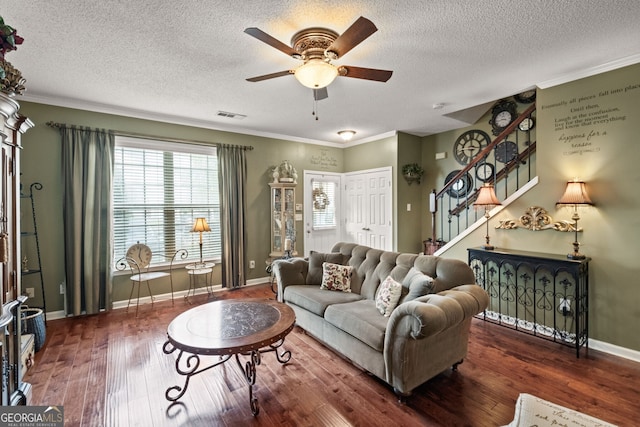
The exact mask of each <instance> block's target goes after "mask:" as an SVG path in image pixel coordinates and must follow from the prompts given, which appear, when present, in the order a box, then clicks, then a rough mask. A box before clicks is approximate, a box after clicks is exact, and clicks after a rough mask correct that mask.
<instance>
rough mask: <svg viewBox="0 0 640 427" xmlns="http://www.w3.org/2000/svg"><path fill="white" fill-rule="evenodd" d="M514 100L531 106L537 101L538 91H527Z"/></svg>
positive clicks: (516, 96) (514, 97)
mask: <svg viewBox="0 0 640 427" xmlns="http://www.w3.org/2000/svg"><path fill="white" fill-rule="evenodd" d="M513 99H515V100H516V101H518V102H519V103H521V104H530V103H532V102H533V101H535V100H536V90H535V89H531V90H525V91H524V92H522V93H519V94H517V95H513Z"/></svg>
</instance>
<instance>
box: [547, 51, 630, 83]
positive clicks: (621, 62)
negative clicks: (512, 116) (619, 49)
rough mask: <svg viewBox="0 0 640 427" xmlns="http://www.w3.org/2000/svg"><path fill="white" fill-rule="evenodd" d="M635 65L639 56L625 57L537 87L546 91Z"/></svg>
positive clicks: (548, 81)
mask: <svg viewBox="0 0 640 427" xmlns="http://www.w3.org/2000/svg"><path fill="white" fill-rule="evenodd" d="M637 63H640V54H637V55H631V56H627V57H625V58H621V59H617V60H615V61H611V62H607V63H605V64H601V65H597V66H595V67H591V68H587V69H585V70H579V71H576V72H575V73H569V74H565V75H564V76H560V77H556V78H554V79H550V80H546V81H543V82H540V83H538V85H537V86H538V87H539V88H540V89H548V88H550V87H553V86H558V85H561V84H564V83H569V82H572V81H575V80H580V79H584V78H585V77H591V76H595V75H597V74H602V73H606V72H607V71H613V70H617V69H618V68H622V67H626V66H629V65H634V64H637Z"/></svg>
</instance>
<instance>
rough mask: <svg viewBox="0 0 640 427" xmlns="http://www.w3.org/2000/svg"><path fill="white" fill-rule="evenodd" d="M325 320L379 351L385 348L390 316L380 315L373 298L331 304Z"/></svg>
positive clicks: (326, 311) (325, 314)
mask: <svg viewBox="0 0 640 427" xmlns="http://www.w3.org/2000/svg"><path fill="white" fill-rule="evenodd" d="M331 293H335V292H331ZM324 320H326V321H327V322H329V323H330V324H332V325H333V326H335V327H336V328H338V329H342V330H343V331H344V332H346V333H348V334H349V335H351V336H353V337H355V338H357V339H359V340H360V341H362V342H363V343H365V344H367V345H368V346H370V347H372V348H373V349H375V350H377V351H380V352H382V350H383V349H384V332H385V330H386V328H387V322H388V321H389V318H388V317H384V316H380V312H379V311H378V310H377V309H376V303H375V301H373V300H370V299H362V300H360V301H355V302H349V303H344V304H333V305H330V306H328V307H327V309H326V310H325V313H324Z"/></svg>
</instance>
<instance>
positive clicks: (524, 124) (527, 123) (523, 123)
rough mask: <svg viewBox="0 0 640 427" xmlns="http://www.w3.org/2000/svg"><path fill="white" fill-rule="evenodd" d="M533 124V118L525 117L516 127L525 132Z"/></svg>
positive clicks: (531, 127)
mask: <svg viewBox="0 0 640 427" xmlns="http://www.w3.org/2000/svg"><path fill="white" fill-rule="evenodd" d="M534 126H535V122H534V121H533V119H532V118H531V117H527V118H526V119H524V120H522V121H521V122H520V123H519V124H518V129H520V130H521V131H522V132H527V131H529V130H531V129H533V127H534Z"/></svg>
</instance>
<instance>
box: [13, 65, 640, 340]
mask: <svg viewBox="0 0 640 427" xmlns="http://www.w3.org/2000/svg"><path fill="white" fill-rule="evenodd" d="M638 75H640V65H634V66H631V67H626V68H623V69H620V70H615V71H611V72H608V73H604V74H601V75H597V76H594V77H589V78H586V79H581V80H578V81H575V82H571V83H567V84H564V85H560V86H556V87H552V88H549V89H545V90H539V91H538V100H537V104H538V111H537V126H536V131H537V143H538V150H537V171H538V176H539V184H538V185H537V186H536V187H534V188H533V189H532V190H531V191H529V192H527V193H526V194H525V195H524V196H523V197H521V198H520V199H518V200H516V201H515V202H514V203H512V204H511V205H509V206H508V207H507V208H506V209H504V210H503V211H502V212H500V213H499V214H498V215H497V216H496V217H494V218H492V220H491V221H492V223H494V224H497V223H498V221H499V220H504V219H514V218H519V217H520V216H521V215H522V214H523V213H524V211H525V210H526V209H527V208H528V207H530V206H534V205H535V206H542V207H544V208H545V209H547V211H548V212H549V214H550V215H551V216H552V217H553V218H554V220H562V219H564V220H569V219H570V217H571V212H569V211H568V210H566V209H556V208H555V202H556V201H557V200H558V198H559V197H560V196H561V195H562V193H563V191H564V187H565V183H566V181H567V180H569V179H572V178H574V177H578V178H580V179H583V180H585V181H586V182H587V186H588V190H589V193H590V196H591V198H592V199H593V201H594V202H595V203H596V207H594V208H591V209H586V210H583V211H582V212H581V217H582V219H581V221H580V226H581V227H583V228H584V232H582V233H580V235H579V240H580V241H581V242H582V244H583V246H582V251H583V252H584V253H586V254H587V255H589V256H590V257H592V259H593V260H592V262H591V266H590V277H591V282H590V308H589V314H590V319H589V321H590V337H591V338H594V339H596V340H599V341H602V342H605V343H609V344H613V345H617V346H620V347H624V348H628V349H631V350H636V351H640V335H639V334H637V332H636V331H635V328H634V326H635V325H638V319H639V317H640V309H638V307H640V292H638V291H637V290H636V289H635V286H636V282H637V277H638V274H639V273H640V268H639V267H638V263H637V260H636V259H635V258H637V252H638V243H637V242H638V241H640V227H639V225H640V224H639V222H640V217H639V216H638V214H637V213H638V212H639V211H640V191H638V188H640V168H638V166H637V165H638V160H639V159H640V146H639V145H640V144H637V139H638V137H637V131H636V129H635V125H636V123H637V121H638V116H639V114H640V103H638V101H637V100H638V99H640V98H639V95H640V88H638V87H637V85H638V81H637V76H638ZM627 87H628V88H629V89H628V90H626V91H625V89H626V88H627ZM618 90H620V91H619V92H616V93H614V91H618ZM607 91H608V92H607ZM591 96H593V97H594V98H591V99H584V100H581V98H588V97H591ZM574 98H575V102H574V103H573V104H571V101H572V100H573V99H574ZM563 103H564V104H563ZM570 104H571V105H570ZM595 104H598V105H599V107H594V109H591V112H594V111H598V110H608V111H609V112H608V113H603V114H600V116H604V115H608V118H609V119H611V118H616V117H624V120H623V119H618V120H610V122H609V123H601V124H591V123H587V122H586V121H584V119H581V120H582V121H580V122H577V123H579V126H578V127H576V128H572V129H567V130H571V132H562V131H559V130H557V129H556V123H557V121H558V120H563V119H566V117H567V116H573V115H576V116H578V115H579V114H584V113H585V111H582V112H580V111H575V112H572V111H571V109H572V108H576V109H578V108H580V107H582V106H585V107H586V106H587V105H595ZM616 109H617V110H616ZM21 113H22V114H24V115H26V116H28V117H30V118H31V119H32V120H33V121H34V122H35V123H36V127H35V128H34V129H32V130H30V131H29V132H27V133H26V134H25V136H24V138H23V143H24V144H23V145H24V151H23V156H22V171H23V183H24V184H25V185H28V184H30V183H31V182H34V181H39V182H41V183H42V184H43V185H44V189H43V191H42V192H40V193H38V195H37V197H38V198H37V203H38V206H39V207H40V210H39V212H40V213H39V216H38V226H39V231H40V234H41V236H42V239H41V240H42V242H43V243H42V246H43V248H42V258H43V270H44V272H45V285H46V287H47V302H48V310H49V311H56V310H62V308H63V303H62V296H61V295H60V294H59V292H58V285H59V283H60V282H62V280H63V279H64V272H63V268H64V267H63V263H64V262H63V255H62V254H63V247H62V229H61V227H62V204H61V197H62V184H61V179H60V140H59V134H58V132H57V131H55V130H53V129H51V128H49V127H47V126H45V123H46V122H47V121H50V120H52V121H57V122H64V123H68V124H76V125H87V126H91V127H104V128H110V129H116V130H120V131H128V132H139V133H147V134H153V135H159V136H165V137H176V138H190V139H197V140H203V141H212V142H220V143H228V144H240V145H252V146H254V147H255V150H253V151H251V152H250V153H249V155H248V161H249V176H248V184H249V197H248V207H249V236H248V240H249V248H248V251H249V256H248V259H255V260H256V266H257V268H256V269H255V270H249V278H250V279H251V278H259V277H264V276H265V273H264V270H263V267H262V266H263V264H262V260H264V259H266V258H267V257H268V251H269V250H268V248H269V187H268V185H267V184H268V182H269V176H268V170H269V168H270V167H271V166H274V165H276V164H278V163H280V162H281V161H282V160H284V159H287V160H289V161H290V162H291V163H292V164H293V165H294V166H295V167H296V169H297V170H298V173H299V175H300V176H302V171H303V170H305V169H309V170H316V171H318V170H327V171H330V172H351V171H357V170H365V169H375V168H379V167H384V166H392V168H393V171H394V181H395V182H394V183H393V185H394V227H395V228H396V229H395V230H394V235H395V238H396V242H395V244H396V247H397V248H398V250H401V251H409V252H417V251H419V250H420V249H421V241H422V240H424V239H425V238H427V237H429V236H430V235H431V218H430V214H429V212H428V193H429V192H430V191H431V189H433V188H436V189H439V188H441V187H442V184H443V181H444V177H445V176H446V174H447V173H448V172H449V171H450V170H452V169H456V168H457V169H459V168H460V166H459V165H457V163H456V162H455V160H454V159H453V158H452V155H451V150H452V147H453V143H454V141H455V138H456V137H457V135H459V134H460V133H462V132H463V131H464V130H465V129H459V130H456V131H451V132H445V133H442V134H438V135H432V136H429V137H424V138H416V137H413V136H410V135H405V134H402V133H398V134H397V135H394V136H391V137H385V138H382V139H380V140H377V141H373V142H369V143H365V144H359V145H355V146H352V147H348V148H345V149H340V148H330V147H325V146H318V145H312V144H303V143H297V142H292V141H286V140H279V139H270V138H263V137H254V136H248V135H242V134H234V133H229V132H221V131H213V130H207V129H201V128H195V127H187V126H179V125H172V124H166V123H160V122H154V121H148V120H140V119H133V118H127V117H121V116H115V115H109V114H101V113H93V112H87V111H80V110H74V109H68V108H61V107H52V106H45V105H41V104H35V103H28V102H24V103H22V108H21ZM587 113H588V111H587ZM601 118H602V117H601ZM605 118H606V117H605ZM569 119H571V117H569ZM576 119H579V117H576ZM472 127H473V128H476V127H477V128H480V129H483V130H485V131H487V132H488V133H490V126H489V124H488V116H485V117H483V118H482V119H480V120H479V121H478V123H477V124H476V125H474V126H472ZM592 130H593V131H596V132H599V133H600V134H599V135H592V136H591V137H589V141H586V139H587V136H588V135H589V133H590V131H592ZM583 131H584V132H583ZM563 134H564V136H565V137H564V138H563ZM574 134H575V135H578V138H577V139H578V140H579V141H580V140H581V139H582V140H584V141H581V142H582V143H584V144H583V146H582V147H578V148H575V147H574V148H571V143H567V142H563V141H566V136H567V135H574ZM581 134H584V137H582V138H580V137H579V135H581ZM587 142H588V143H590V145H588V144H587ZM574 143H575V140H574ZM437 152H446V153H447V158H446V159H444V160H435V154H436V153H437ZM322 158H325V159H326V158H331V159H332V160H333V161H332V162H321V161H320V162H319V161H318V159H322ZM413 159H422V165H423V167H424V169H425V177H424V180H423V183H422V185H420V186H417V185H416V184H413V185H411V186H409V185H407V183H406V182H405V181H404V180H403V179H402V178H401V171H400V170H399V169H400V168H401V166H402V165H403V164H405V163H409V162H412V161H413ZM302 184H303V183H302V182H300V183H299V185H298V189H297V202H298V203H302V194H303V191H304V189H303V188H302ZM407 203H411V205H412V210H411V211H407V210H406V205H407ZM297 227H298V233H299V235H301V233H302V232H303V230H302V224H301V222H298V223H297ZM484 232H485V229H484V227H481V228H479V229H477V230H475V231H474V232H472V233H471V234H470V236H468V237H467V238H466V239H465V240H464V241H463V242H461V243H459V244H458V245H456V246H455V247H454V248H452V249H451V250H449V251H447V252H446V254H444V255H445V256H447V257H453V258H459V259H462V260H466V259H467V251H466V248H467V247H471V246H477V245H478V244H480V243H481V242H483V237H484ZM491 239H492V243H493V244H495V245H496V246H498V247H504V248H511V249H521V250H532V251H538V252H549V253H559V254H564V253H567V252H569V251H571V242H572V241H573V235H571V234H569V233H560V232H555V231H541V232H532V231H528V230H519V229H518V230H495V229H492V230H491ZM300 240H302V239H300ZM26 249H27V250H31V249H30V248H26ZM302 249H303V248H302V241H300V242H299V243H298V250H299V251H301V250H302ZM216 275H217V277H216V278H215V279H214V282H216V283H219V270H217V269H216ZM180 280H181V283H180V284H179V286H178V288H179V289H185V288H186V277H184V278H182V279H180ZM126 282H127V280H126V277H125V278H122V277H119V278H116V280H114V300H122V299H126V297H127V296H128V294H127V290H128V289H129V288H128V283H126ZM23 286H31V285H29V284H28V283H25V284H24V285H23Z"/></svg>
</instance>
